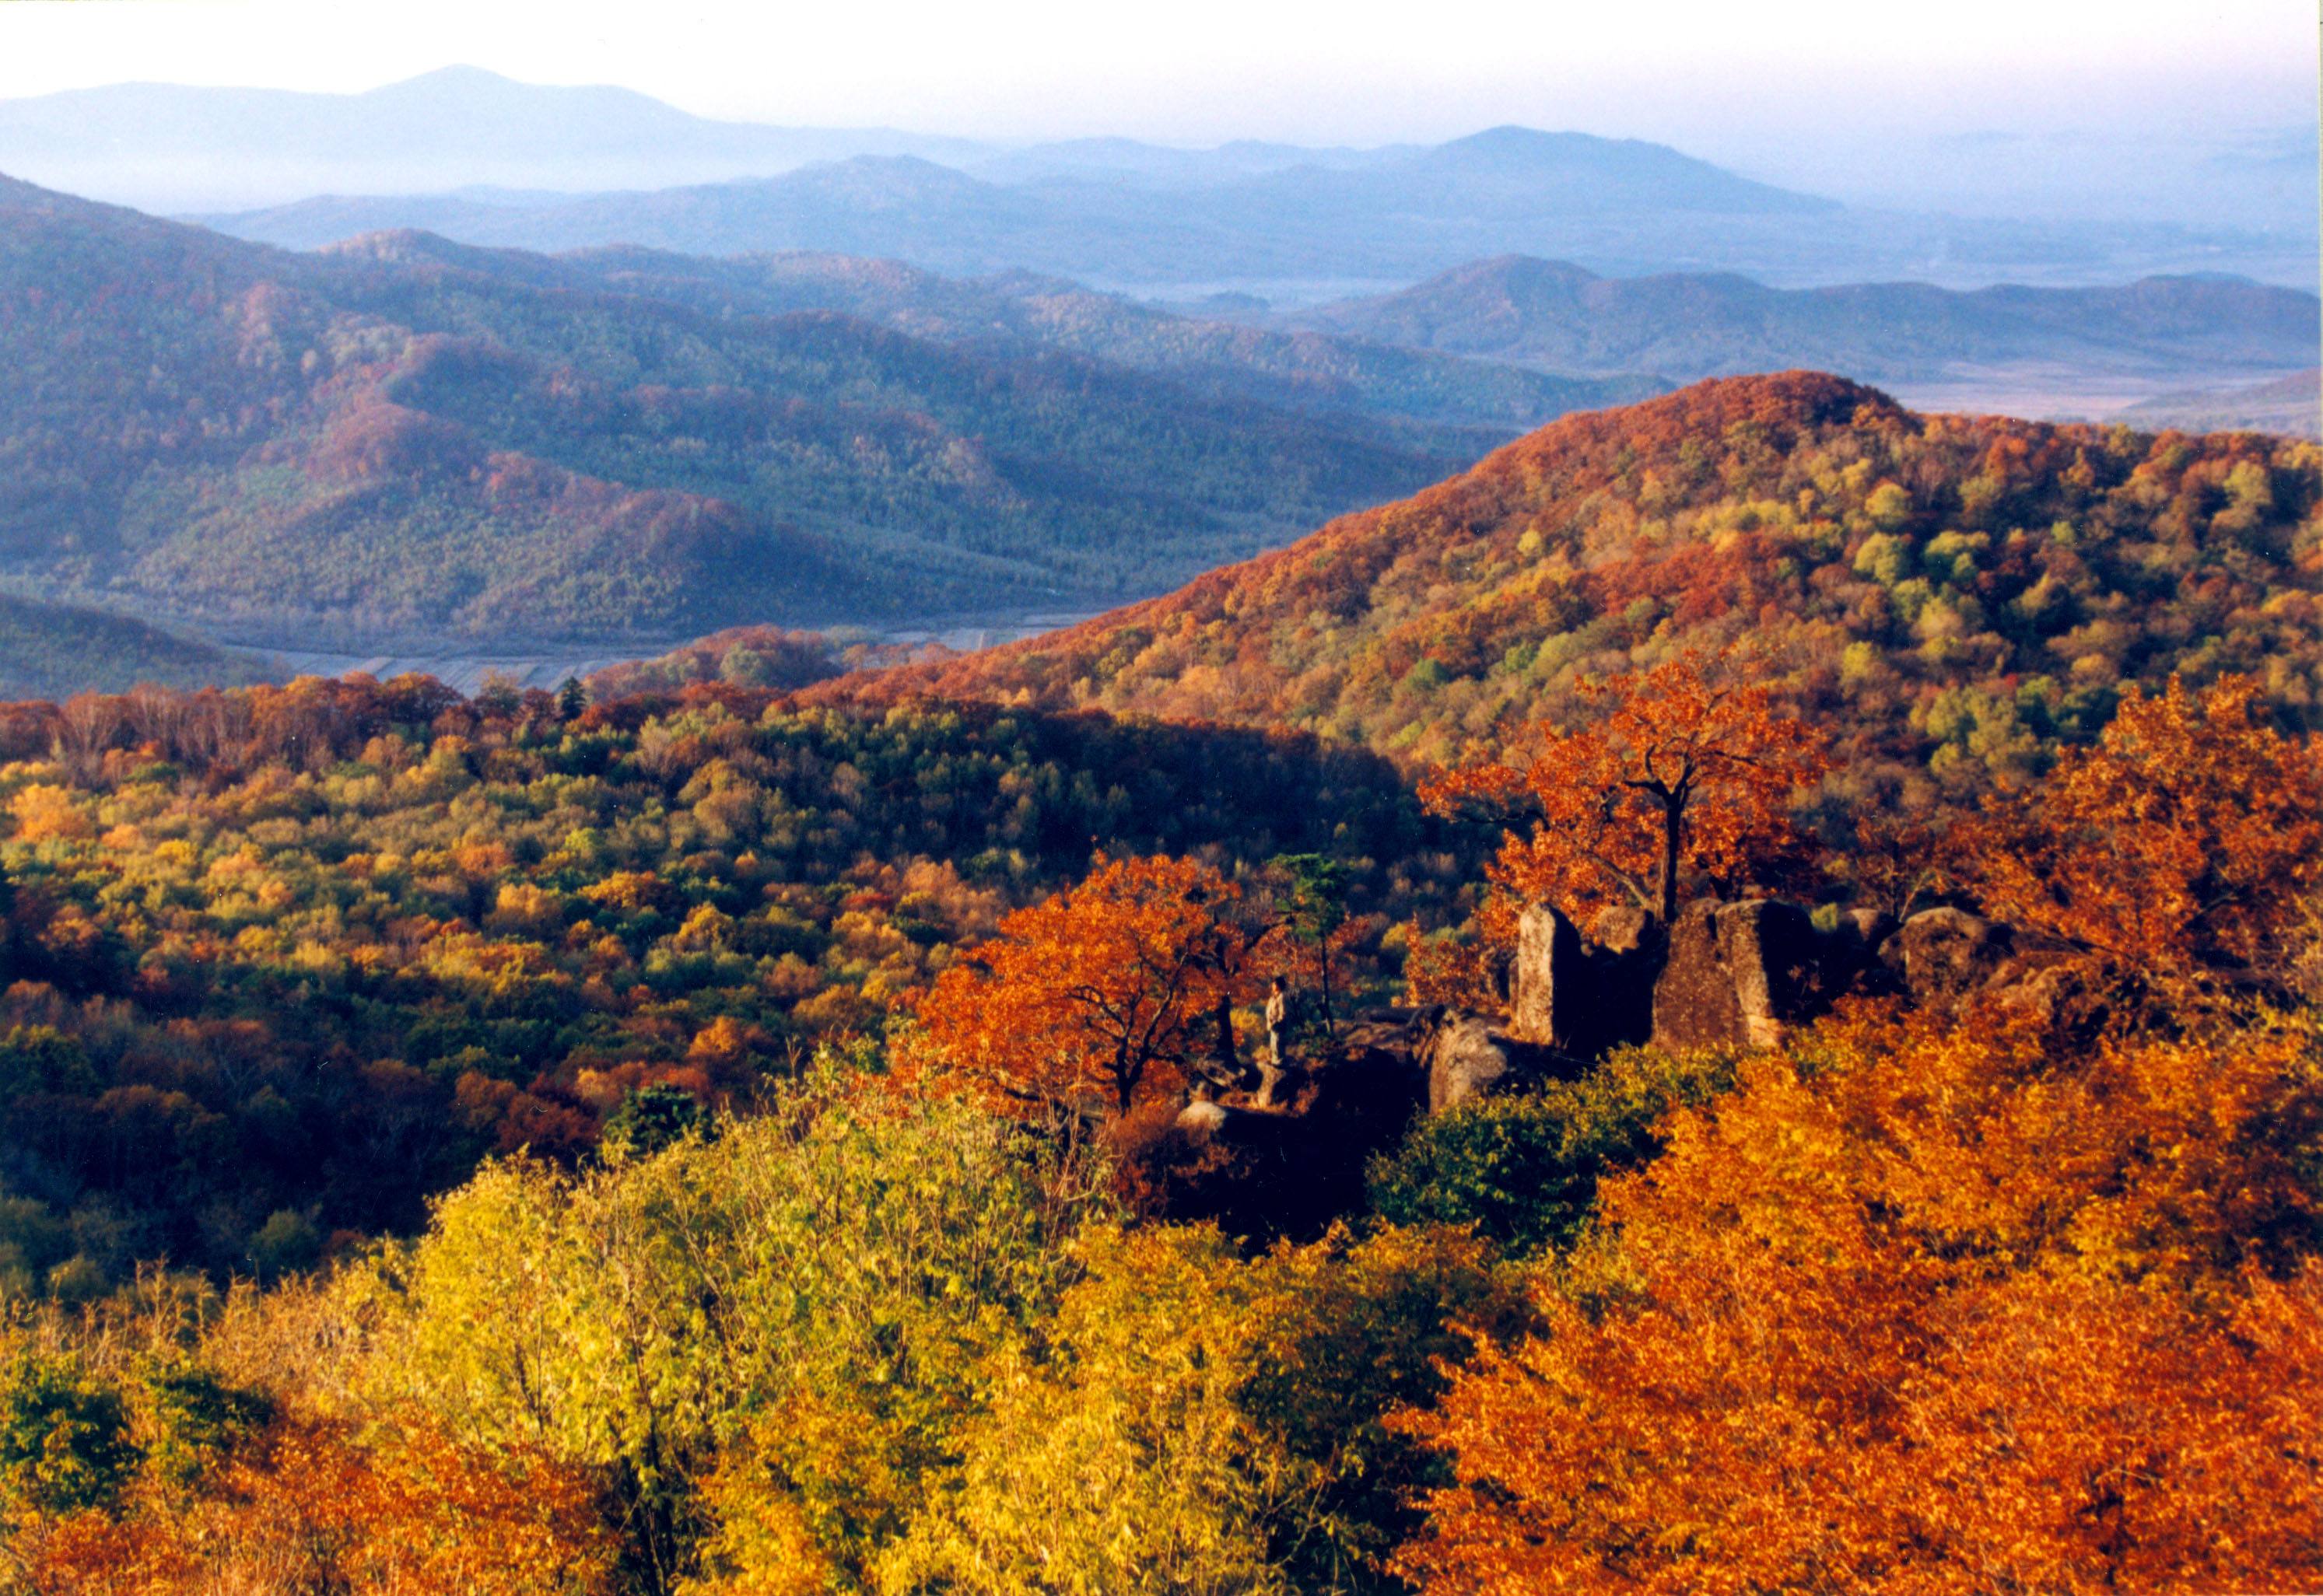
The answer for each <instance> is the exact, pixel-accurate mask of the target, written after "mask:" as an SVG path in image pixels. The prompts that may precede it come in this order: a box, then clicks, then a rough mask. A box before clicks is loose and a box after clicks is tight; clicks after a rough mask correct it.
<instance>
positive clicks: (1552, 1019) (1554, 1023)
mask: <svg viewBox="0 0 2323 1596" xmlns="http://www.w3.org/2000/svg"><path fill="white" fill-rule="evenodd" d="M1588 969H1589V961H1588V958H1587V956H1586V955H1585V954H1584V953H1583V951H1582V949H1581V933H1580V932H1579V931H1575V930H1574V929H1573V922H1571V921H1569V920H1567V919H1565V916H1564V915H1563V914H1561V913H1558V912H1557V910H1556V905H1555V904H1553V903H1534V904H1532V905H1531V906H1530V907H1529V908H1527V909H1526V910H1525V912H1524V913H1523V914H1522V915H1521V916H1520V917H1519V918H1518V920H1517V952H1516V959H1515V963H1514V965H1513V966H1512V967H1511V968H1510V983H1509V984H1510V989H1511V990H1510V1003H1509V1034H1510V1036H1512V1037H1515V1038H1516V1039H1517V1040H1518V1041H1531V1042H1539V1043H1541V1044H1542V1045H1544V1046H1547V1047H1553V1048H1572V1049H1575V1050H1579V1048H1580V1046H1581V1045H1582V1032H1583V1030H1584V1022H1583V1018H1582V1010H1583V1009H1584V1006H1585V1005H1586V1004H1588V1002H1589V993H1588V984H1589V983H1588Z"/></svg>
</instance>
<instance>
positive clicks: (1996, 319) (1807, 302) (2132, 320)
mask: <svg viewBox="0 0 2323 1596" xmlns="http://www.w3.org/2000/svg"><path fill="white" fill-rule="evenodd" d="M1285 319H1286V321H1287V323H1288V325H1290V326H1300V327H1304V328H1308V329H1311V330H1318V331H1325V332H1330V333H1336V334H1339V335H1345V336H1349V337H1357V338H1364V339H1369V340H1372V341H1374V342H1377V343H1383V344H1402V345H1405V346H1407V347H1409V348H1414V349H1427V350H1434V351H1437V352H1439V353H1446V354H1460V355H1467V356H1472V357H1476V358H1481V359H1486V360H1493V361H1507V362H1516V363H1519V364H1524V365H1531V366H1538V367H1540V368H1543V369H1546V370H1549V371H1568V372H1569V371H1655V372H1658V373H1661V374H1662V375H1664V376H1667V377H1672V378H1676V379H1678V380H1680V381H1692V380H1694V379H1696V378H1701V377H1716V376H1729V375H1737V374H1740V373H1743V372H1749V371H1776V370H1781V369H1783V368H1785V367H1791V366H1810V367H1813V368H1815V369H1817V370H1820V371H1843V372H1845V373H1846V374H1848V375H1849V376H1850V377H1855V378H1858V379H1861V380H1865V381H1928V380H1933V379H1939V378H1943V377H1946V376H1951V375H1955V374H1958V373H1960V372H1961V371H1967V370H1971V369H1975V368H1980V367H1992V366H1998V365H2011V366H2021V365H2027V364H2038V363H2047V364H2052V365H2057V366H2064V367H2070V368H2071V369H2072V370H2074V371H2078V372H2081V373H2084V374H2088V373H2098V372H2108V373H2135V374H2139V375H2151V374H2153V373H2157V372H2173V371H2213V372H2250V371H2269V370H2282V371H2293V370H2298V369H2300V368H2303V367H2306V366H2309V365H2312V364H2313V363H2314V361H2315V353H2316V349H2317V347H2318V335H2323V302H2318V299H2317V298H2316V296H2315V295H2314V294H2312V293H2310V292H2306V291H2303V290H2300V289H2284V288H2272V287H2266V286H2263V285H2261V284H2258V283H2254V282H2249V281H2245V280H2238V279H2231V278H2217V277H2167V278H2149V279H2146V280H2143V281H2139V282H2135V283H2131V284H2129V285H2127V286H2126V287H2120V288H2089V289H2037V288H2022V287H1999V288H1990V289H1979V290H1977V291H1975V292H1968V293H1963V292H1956V291H1952V290H1949V289H1939V288H1934V287H1932V286H1930V285H1928V284H1926V283H1903V282H1897V283H1856V284H1849V285H1843V286H1838V287H1832V288H1820V289H1772V288H1768V287H1767V286H1765V285H1764V284H1762V283H1758V282H1754V281H1752V280H1749V278H1746V277H1740V276H1736V275H1734V274H1732V273H1731V272H1720V273H1666V274H1662V275H1657V276H1653V277H1641V278H1605V277H1600V276H1598V275H1597V274H1596V273H1594V272H1591V271H1584V270H1583V269H1582V268H1581V267H1578V266H1575V265H1573V264H1572V263H1570V262H1569V261H1541V260H1534V259H1531V258H1529V257H1527V256H1521V255H1507V256H1502V257H1501V258H1500V259H1498V260H1492V261H1478V262H1475V263H1474V264H1472V265H1468V266H1464V267H1461V268H1459V269H1458V270H1457V271H1449V272H1446V273H1444V274H1443V275H1442V276H1439V277H1437V278H1433V279H1430V280H1428V281H1426V282H1423V283H1420V284H1419V285H1418V286H1416V287H1414V288H1410V289H1404V290H1403V291H1401V292H1400V293H1394V294H1388V295H1382V296H1379V297H1375V298H1362V299H1355V300H1350V301H1344V302H1341V303H1337V304H1332V305H1327V306H1322V307H1318V308H1316V309H1313V310H1309V311H1306V312H1301V313H1299V314H1297V315H1295V316H1290V317H1288V318H1285Z"/></svg>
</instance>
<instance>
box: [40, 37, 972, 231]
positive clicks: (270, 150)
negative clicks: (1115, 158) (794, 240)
mask: <svg viewBox="0 0 2323 1596" xmlns="http://www.w3.org/2000/svg"><path fill="white" fill-rule="evenodd" d="M987 152H988V150H987V146H985V145H982V144H979V143H977V142H974V141H971V140H967V139H950V138H943V137H938V136H932V135H924V134H917V133H902V132H898V131H896V130H894V129H890V128H796V127H775V126H768V125H764V124H755V123H740V122H720V121H713V120H711V119H708V118H705V117H700V116H694V115H690V114H688V113H686V112H684V111H681V110H679V109H677V108H676V107H675V106H673V105H666V104H664V103H663V102H661V101H659V100H657V99H654V98H652V97H651V96H647V95H642V94H638V93H636V92H634V91H632V90H629V89H625V88H615V87H548V86H542V85H536V84H527V83H519V82H516V81H513V80H512V79H510V78H502V77H500V76H499V75H497V74H495V73H491V72H487V71H483V70H481V69H477V68H473V67H450V68H446V69H443V70H441V71H437V72H430V73H427V75H425V76H423V77H419V78H411V79H409V80H407V81H405V82H401V83H395V84H390V85H388V86H387V87H382V88H377V89H372V90H370V91H368V92H366V93H363V94H353V95H342V94H312V93H299V92H293V91H289V90H280V89H251V88H208V87H187V86H182V85H176V84H161V83H124V84H115V85H110V86H107V87H101V88H87V89H73V90H68V91H65V92H63V93H60V94H51V95H43V96H35V97H32V98H25V99H14V100H0V170H6V171H9V172H12V173H14V174H16V175H18V176H21V177H23V178H26V179H31V180H32V181H35V182H39V183H41V184H43V185H44V186H46V187H50V188H63V189H67V190H69V191H71V192H75V193H81V194H87V195H91V196H94V197H100V198H106V199H112V200H116V201H120V202H123V203H128V204H137V205H142V206H147V207H150V208H161V209H172V210H189V209H197V208H207V207H209V206H220V205H225V206H241V205H253V204H266V203H277V202H280V201H282V200H286V199H289V198H293V197H304V196H307V195H311V194H315V193H317V192H325V191H337V192H347V191H351V190H353V191H379V192H406V191H411V192H419V191H439V190H449V189H454V188H463V187H468V186H472V185H476V184H483V183H490V184H496V185H500V186H503V187H510V186H513V187H519V188H521V187H535V188H545V189H553V190H565V189H574V188H591V189H593V188H618V187H626V186H629V185H641V186H655V187H658V186H663V185H666V184H670V183H680V182H704V181H712V180H716V179H730V178H737V177H746V176H747V177H762V176H766V175H768V174H771V173H774V172H779V171H785V170H791V169H794V168H796V167H800V166H803V165H806V164H809V163H811V162H815V161H835V160H843V159H845V158H847V157H849V156H853V155H865V154H872V155H895V154H918V155H931V156H938V157H941V158H943V159H947V160H959V161H965V160H970V159H974V158H976V157H978V156H980V155H983V154H986V153H987Z"/></svg>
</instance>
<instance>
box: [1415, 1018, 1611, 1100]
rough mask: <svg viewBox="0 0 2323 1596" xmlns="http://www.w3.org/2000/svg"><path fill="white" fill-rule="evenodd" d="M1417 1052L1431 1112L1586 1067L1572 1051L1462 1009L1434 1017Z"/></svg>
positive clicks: (1569, 1075)
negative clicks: (1515, 1032)
mask: <svg viewBox="0 0 2323 1596" xmlns="http://www.w3.org/2000/svg"><path fill="white" fill-rule="evenodd" d="M1418 1056H1419V1066H1420V1068H1421V1069H1422V1070H1423V1071H1424V1072H1425V1073H1426V1075H1427V1078H1428V1113H1430V1114H1441V1113H1443V1112H1444V1111H1445V1110H1446V1109H1447V1108H1456V1107H1458V1106H1459V1105H1461V1104H1463V1103H1466V1102H1469V1101H1472V1100H1473V1099H1474V1098H1477V1097H1492V1096H1501V1095H1504V1094H1507V1093H1510V1092H1519V1091H1522V1090H1524V1089H1525V1088H1527V1087H1532V1086H1536V1085H1538V1084H1539V1083H1540V1082H1542V1081H1544V1080H1557V1079H1564V1078H1569V1077H1571V1076H1573V1075H1575V1074H1577V1073H1578V1072H1579V1070H1580V1069H1581V1060H1580V1059H1577V1058H1576V1057H1575V1056H1574V1055H1573V1054H1570V1053H1566V1052H1564V1051H1562V1050H1559V1049H1556V1048H1551V1047H1547V1046H1544V1045H1542V1044H1541V1043H1538V1042H1529V1041H1522V1040H1520V1039H1519V1038H1517V1037H1513V1036H1510V1034H1509V1033H1508V1032H1505V1031H1503V1030H1501V1028H1500V1027H1499V1026H1497V1025H1495V1024H1494V1023H1492V1020H1491V1019H1490V1018H1489V1017H1487V1016H1486V1015H1483V1014H1470V1013H1468V1012H1466V1011H1465V1010H1462V1009H1446V1010H1444V1011H1442V1013H1441V1014H1440V1015H1438V1016H1436V1017H1435V1018H1434V1019H1433V1022H1432V1023H1430V1024H1429V1025H1428V1026H1427V1028H1426V1030H1425V1033H1424V1035H1423V1037H1422V1039H1421V1041H1420V1042H1419V1049H1418Z"/></svg>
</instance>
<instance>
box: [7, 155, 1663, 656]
mask: <svg viewBox="0 0 2323 1596" xmlns="http://www.w3.org/2000/svg"><path fill="white" fill-rule="evenodd" d="M883 271H884V272H887V273H888V274H889V275H890V276H891V277H892V278H893V281H892V282H891V283H890V284H889V285H888V286H886V287H885V288H878V289H876V290H875V289H872V288H867V287H865V286H863V285H864V283H866V282H868V281H871V280H876V279H877V278H878V277H879V275H880V274H881V273H882V272H883ZM817 279H819V280H821V285H822V286H819V287H818V286H813V280H817ZM850 284H852V285H853V286H850ZM849 312H852V313H849ZM914 326H915V327H916V328H917V329H918V330H917V331H916V332H914V331H910V330H905V329H906V328H907V327H914ZM1097 350H1105V351H1107V352H1109V353H1113V354H1114V355H1116V357H1117V358H1114V359H1106V358H1099V357H1098V356H1097V354H1095V353H1088V352H1091V351H1097ZM1133 361H1134V362H1138V363H1137V364H1133V363H1131V362H1133ZM1660 386H1662V385H1660V384H1658V383H1654V382H1650V381H1647V382H1639V381H1623V382H1616V383H1611V384H1607V383H1597V382H1592V381H1563V380H1559V379H1555V378H1549V377H1544V376H1542V375H1540V374H1538V373H1531V372H1523V371H1515V370H1513V369H1512V368H1505V367H1502V368H1494V367H1490V366H1483V365H1474V364H1470V363H1468V362H1458V361H1455V360H1453V359H1451V358H1449V357H1445V356H1436V355H1425V354H1421V355H1415V354H1412V353H1409V352H1403V351H1398V350H1392V349H1384V348H1372V347H1366V346H1361V345H1357V344H1351V343H1350V342H1348V341H1346V340H1340V339H1336V338H1331V337H1327V336H1316V335H1285V334H1279V333H1271V332H1263V331H1253V329H1249V328H1244V327H1232V326H1205V325H1198V324H1194V323H1189V322H1185V321H1182V320H1181V319H1180V318H1174V317H1170V316H1165V315H1163V314H1161V313H1159V312H1155V311H1153V310H1152V309H1151V308H1150V307H1134V306H1124V305H1119V304H1117V303H1115V302H1109V301H1106V300H1105V299H1103V298H1102V297H1098V296H1090V295H1087V294H1085V293H1084V292H1082V291H1081V290H1078V289H1071V288H1070V285H1056V284H1042V283H1038V282H1035V281H1033V280H1023V279H1016V280H1009V281H1007V282H1005V283H1001V284H990V285H974V284H968V285H946V284H943V283H941V282H935V281H932V280H927V279H925V278H923V277H921V278H914V277H912V276H911V275H910V274H909V273H906V272H902V271H899V270H897V269H892V268H883V267H880V266H878V265H877V263H869V264H867V263H862V262H822V263H818V264H805V263H800V262H792V263H790V264H788V265H785V264H783V263H780V262H776V263H763V264H753V263H751V262H747V261H724V262H708V263H694V262H684V261H671V260H667V259H665V258H660V257H648V256H640V255H638V253H636V252H617V253H613V254H608V255H605V256H602V257H583V258H578V259H574V260H570V261H556V260H549V259H546V258H543V257H540V256H537V255H530V254H526V253H521V252H501V251H490V250H482V249H477V248H474V247H472V246H463V245H458V244H454V243H447V242H445V241H443V240H440V239H435V238H430V237H426V236H422V235H414V234H390V235H384V236H374V237H372V238H369V239H365V240H362V241H358V242H357V243H352V244H349V245H347V246H344V247H342V248H339V249H335V250H332V251H330V252H322V253H312V254H297V253H291V252H284V251H280V250H276V249H272V248H270V247H266V246H262V245H255V244H251V243H243V242H242V241H239V240H234V239H230V238H227V237H225V236H223V235H221V234H215V233H211V232H208V231H206V230H203V229H199V228H194V227H188V226H184V225H178V224H173V223H169V222H164V221H161V220H158V219H155V218H152V217H148V216H142V215H140V214H138V213H136V212H133V211H129V210H125V209H121V208H118V207H115V206H101V205H96V204H93V203H90V202H87V201H82V200H78V199H74V198H71V197H67V196H63V195H58V194H54V193H51V192H49V191H47V190H43V189H41V188H36V187H33V186H32V185H29V184H23V183H17V182H14V181H11V180H6V179H0V582H5V584H6V585H9V586H13V587H14V588H16V589H18V590H20V591H26V592H33V593H35V594H37V595H39V596H41V597H44V598H48V599H51V600H59V599H66V600H69V599H91V598H99V599H102V600H104V601H106V602H107V603H108V604H110V605H114V606H116V607H120V608H124V609H128V610H134V611H136V612H138V613H140V614H142V615H143V616H145V617H147V618H149V619H170V620H174V621H179V622H188V623H195V624H199V625H201V626H204V627H207V628H211V629H213V630H215V631H217V632H219V633H221V634H223V635H229V636H232V637H237V638H247V639H254V640H258V641H262V642H274V643H278V644H279V643H280V640H281V639H282V638H284V637H288V636H290V635H293V634H294V633H295V634H296V635H298V636H299V637H302V638H319V637H325V636H328V637H334V638H339V639H344V640H350V641H352V640H354V639H357V638H382V639H384V638H392V637H415V638H416V637H432V638H448V637H477V636H483V635H490V636H494V637H510V636H521V637H534V638H553V637H584V636H585V637H595V638H610V637H618V636H624V635H627V636H636V635H640V634H642V635H648V636H660V637H667V636H670V635H675V634H678V633H681V632H685V631H703V630H709V629H713V628H716V627H718V626H721V625H728V624H733V623H736V622H740V621H764V620H768V619H775V620H781V621H786V622H791V623H794V624H798V623H819V624H820V623H831V622H837V621H848V620H881V619H886V620H890V621H892V620H895V619H900V618H912V619H924V618H929V617H934V616H941V615H961V614H973V613H986V614H989V613H993V612H995V611H996V610H1014V611H1015V612H1016V613H1022V612H1023V611H1024V610H1025V609H1027V608H1040V609H1046V610H1055V609H1071V608H1074V607H1077V606H1088V607H1097V605H1099V604H1102V603H1106V602H1111V601H1116V600H1118V599H1121V598H1124V597H1127V596H1134V595H1137V594H1142V593H1145V592H1159V591H1162V590H1164V589H1166V588H1168V587H1170V586H1171V585H1174V584H1175V583H1177V582H1181V581H1183V580H1185V579H1186V578H1187V577H1189V576H1190V575H1192V574H1194V573H1197V572H1198V571H1200V570H1203V569H1206V568H1207V567H1209V566H1212V565H1215V564H1219V563H1221V562H1223V561H1226V560H1230V559H1234V558H1239V557H1243V556H1244V555H1248V554H1250V553H1252V552H1254V551H1255V550H1257V549H1259V548H1262V547H1265V546H1270V545H1273V544H1278V543H1281V542H1284V541H1287V540H1288V539H1289V538H1290V537H1293V536H1296V535H1297V534H1299V533H1300V532H1302V531H1304V530H1306V529H1308V527H1312V526H1314V525H1316V524H1318V523H1319V522H1321V521H1324V520H1327V519H1328V518H1330V517H1332V516H1333V515H1335V514H1337V513H1339V512H1341V511H1344V510H1345V509H1352V508H1355V507H1358V506H1361V505H1364V504H1370V503H1374V502H1378V501H1380V500H1385V499H1391V498H1394V497H1396V496H1398V495H1400V494H1402V493H1408V492H1409V491H1413V490H1414V489H1416V488H1418V487H1420V486H1423V485H1425V484H1426V483H1428V482H1432V481H1435V480H1437V479H1439V478H1441V477H1442V476H1444V475H1446V474H1447V473H1448V472H1451V471H1453V470H1456V469H1458V468H1459V467H1461V466H1462V465H1464V464H1465V463H1468V462H1470V461H1473V460H1474V458H1476V457H1477V456H1478V455H1479V454H1483V452H1484V451H1485V450H1486V449H1487V448H1489V447H1491V446H1492V445H1495V444H1497V443H1499V442H1501V441H1503V440H1504V439H1506V438H1508V437H1510V436H1515V435H1516V434H1517V433H1519V432H1520V431H1522V430H1524V429H1526V428H1527V427H1530V426H1533V425H1535V424H1537V423H1538V421H1539V420H1541V419H1545V418H1546V417H1547V416H1548V415H1551V414H1555V413H1559V412H1561V411H1563V410H1565V409H1568V408H1573V407H1574V406H1575V405H1577V404H1604V403H1608V402H1611V401H1613V400H1616V399H1623V398H1629V397H1634V396H1635V395H1636V394H1637V393H1638V392H1639V391H1654V390H1657V389H1658V388H1659V387H1660ZM1447 417H1448V418H1447ZM309 646H318V645H313V644H310V645H309Z"/></svg>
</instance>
